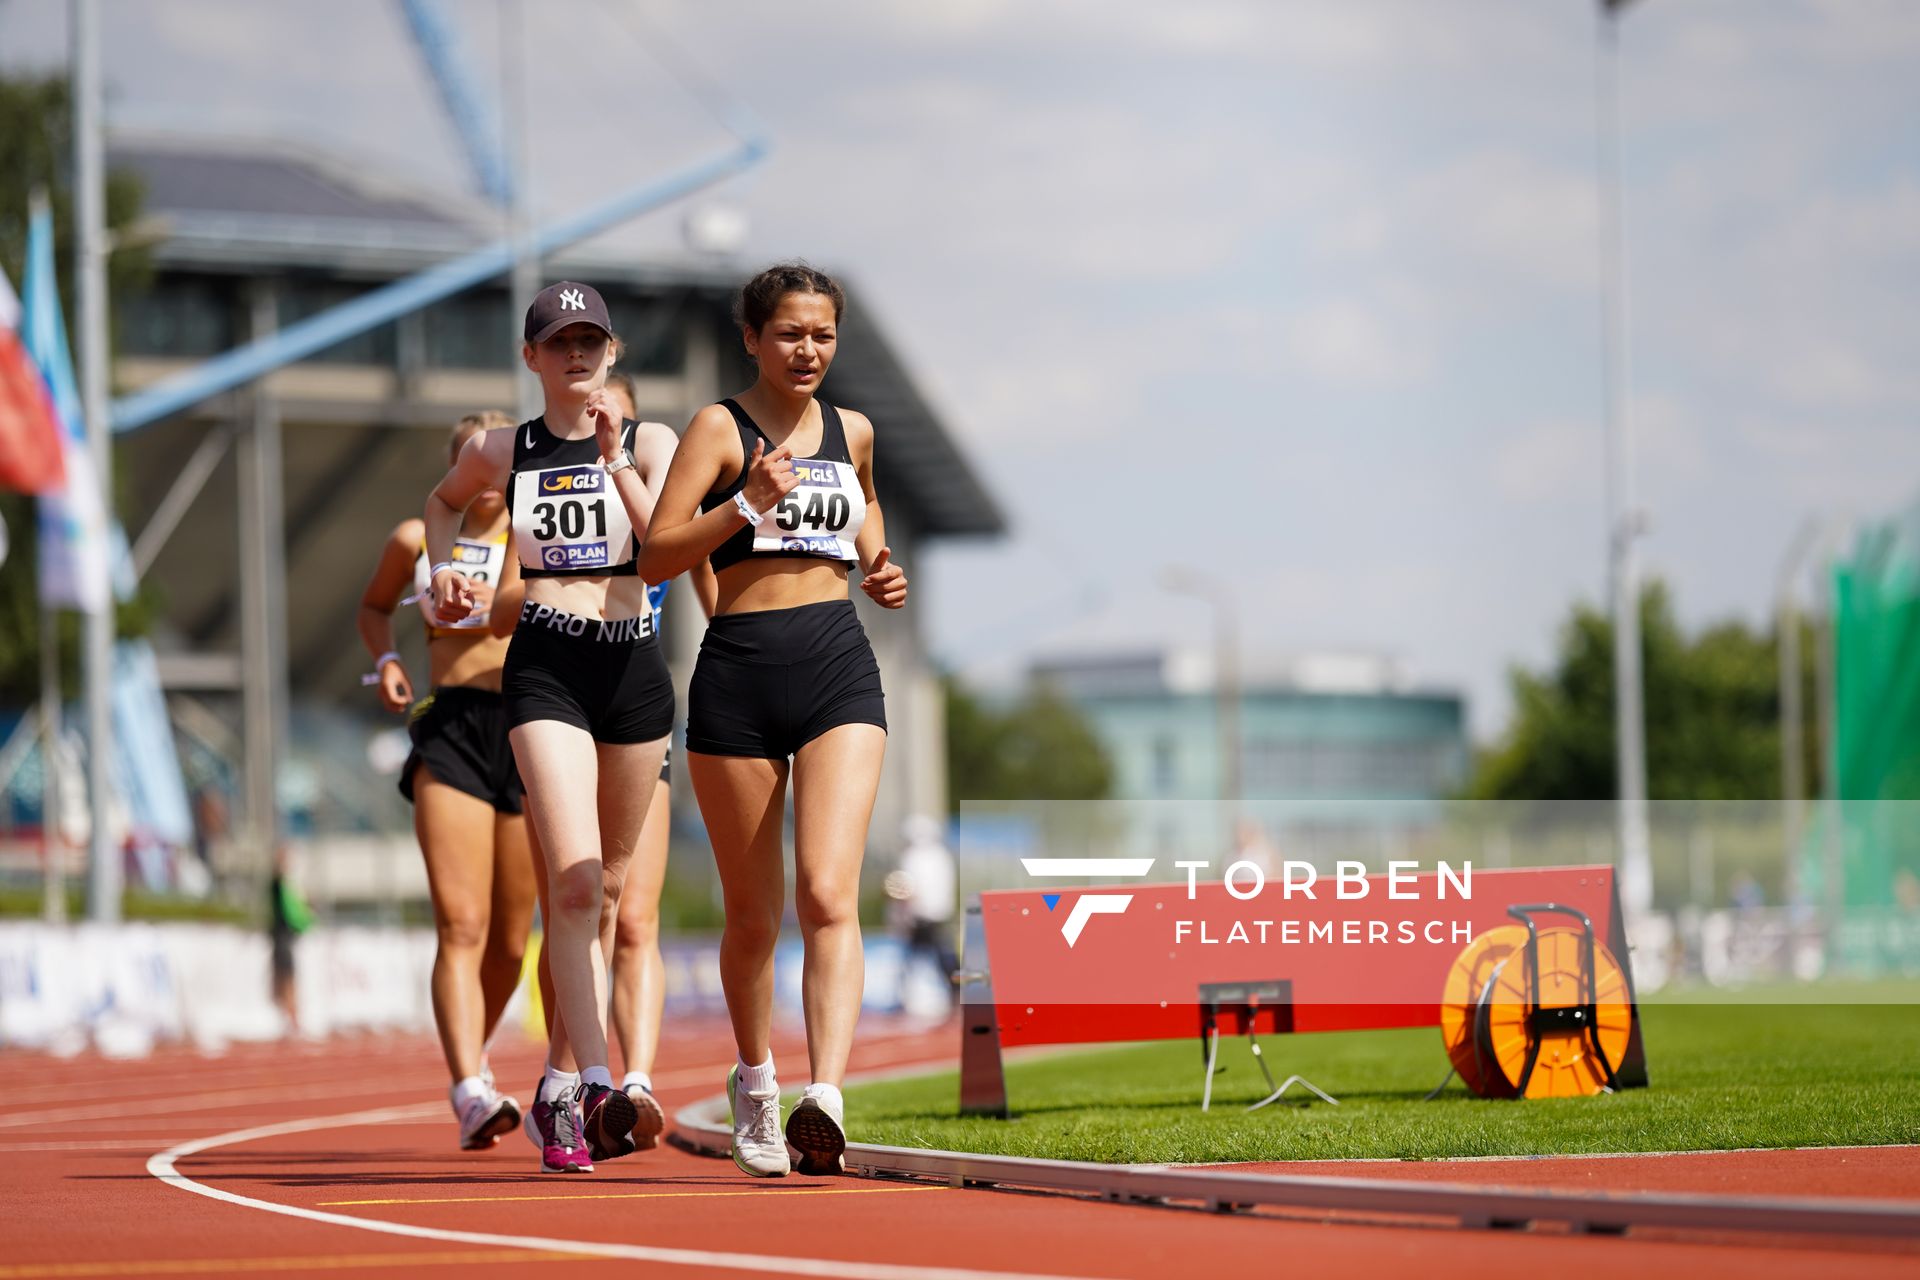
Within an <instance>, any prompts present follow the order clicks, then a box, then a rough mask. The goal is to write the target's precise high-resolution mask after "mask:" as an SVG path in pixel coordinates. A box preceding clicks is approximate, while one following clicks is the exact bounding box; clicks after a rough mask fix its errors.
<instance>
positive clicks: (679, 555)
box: [640, 263, 907, 1177]
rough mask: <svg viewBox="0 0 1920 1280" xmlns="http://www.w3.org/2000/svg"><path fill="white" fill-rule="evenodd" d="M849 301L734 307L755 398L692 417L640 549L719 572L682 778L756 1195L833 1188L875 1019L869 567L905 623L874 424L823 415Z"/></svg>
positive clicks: (785, 281) (878, 731) (744, 1161)
mask: <svg viewBox="0 0 1920 1280" xmlns="http://www.w3.org/2000/svg"><path fill="white" fill-rule="evenodd" d="M844 307H845V297H844V295H843V294H842V292H841V289H840V286H839V285H838V284H836V283H834V281H833V280H832V279H831V278H829V277H828V276H826V275H825V274H824V273H822V272H819V271H815V270H814V269H813V268H811V267H809V266H806V265H805V264H802V263H790V264H785V265H782V266H777V267H772V268H769V269H768V270H766V271H763V272H761V273H760V274H759V275H758V276H755V277H754V278H753V279H752V280H750V281H748V282H747V285H746V286H745V288H743V289H742V290H741V293H740V298H739V301H738V306H737V310H736V313H735V319H736V320H737V322H738V323H739V325H740V330H741V336H742V339H743V341H744V342H745V344H746V349H747V354H748V355H749V356H751V357H753V358H754V359H755V360H756V361H757V362H758V364H759V378H758V380H757V381H755V383H754V384H753V386H751V387H750V388H748V389H747V390H746V391H743V392H742V393H740V394H739V395H738V396H736V397H734V398H732V399H730V400H724V401H722V402H721V403H719V404H717V405H712V406H709V407H708V408H705V409H702V410H701V411H700V412H699V413H698V414H696V415H695V416H694V419H693V422H692V423H691V424H690V425H689V426H688V427H687V430H686V434H685V436H684V437H683V438H682V440H681V444H680V449H679V451H678V452H677V453H676V454H675V455H674V461H673V468H672V470H671V471H670V472H669V473H668V475H667V484H666V488H665V489H664V490H663V491H662V492H661V495H660V503H659V506H658V507H657V508H656V509H655V510H654V512H653V520H652V523H651V526H650V528H649V530H648V533H647V538H646V541H645V544H644V546H643V547H642V548H641V553H640V555H641V559H640V571H641V573H642V574H643V575H645V576H647V577H649V578H661V579H664V578H670V577H672V576H673V575H675V574H677V573H681V572H684V571H685V570H687V569H689V568H691V567H692V566H693V565H694V564H695V563H696V562H698V561H699V560H700V559H701V558H702V557H706V558H708V559H709V560H710V561H711V562H712V564H713V570H714V573H715V575H716V577H717V578H718V580H719V598H718V601H717V606H716V609H715V612H714V616H713V619H712V621H711V622H709V623H708V624H707V634H706V638H705V640H703V641H702V642H701V645H700V656H699V658H698V660H697V661H696V662H695V664H694V669H693V680H692V683H691V684H690V685H689V686H688V691H687V769H688V772H689V773H690V774H691V776H692V779H693V791H694V797H695V798H696V799H697V800H698V801H699V803H700V814H701V817H702V818H704V819H705V821H706V826H707V834H708V836H709V837H710V838H711V839H712V841H713V855H714V860H715V862H716V864H717V866H718V868H719V872H720V881H721V887H722V890H723V892H724V896H725V900H726V912H727V922H726V931H725V933H724V934H723V935H722V937H721V941H720V981H721V985H722V986H723V988H724V989H725V991H726V996H727V1011H728V1014H729V1016H730V1017H731V1019H732V1022H733V1035H734V1040H735V1043H736V1046H737V1048H738V1049H739V1053H740V1061H739V1063H738V1064H737V1065H736V1066H735V1067H734V1069H733V1070H732V1071H731V1072H730V1073H729V1074H728V1076H727V1100H728V1103H729V1105H730V1106H731V1108H732V1112H733V1159H734V1163H735V1164H737V1165H739V1166H740V1168H741V1169H742V1170H744V1171H745V1172H747V1173H749V1174H753V1175H755V1176H757V1177H778V1176H780V1175H782V1174H785V1173H787V1172H789V1169H790V1164H789V1161H788V1156H787V1143H788V1142H791V1143H792V1144H793V1146H794V1148H795V1150H797V1151H799V1152H800V1171H801V1172H802V1173H834V1172H838V1171H839V1170H840V1168H841V1167H842V1162H841V1153H842V1152H843V1151H844V1150H845V1148H846V1133H845V1128H844V1111H843V1105H842V1102H841V1097H840V1081H841V1079H842V1077H843V1076H844V1075H845V1073H846V1067H847V1056H848V1054H849V1053H850V1052H851V1051H852V1048H853V1031H854V1025H855V1023H856V1022H857V1021H858V1019H859V1016H860V993H861V987H862V985H863V981H864V970H865V966H864V961H863V957H862V953H861V949H860V920H859V915H858V907H859V890H860V862H861V858H862V857H863V855H864V854H865V851H866V843H867V824H868V822H869V820H870V819H871V818H872V816H873V802H874V796H875V794H876V793H877V792H878V790H879V786H880V765H881V762H882V759H883V757H884V756H885V754H886V746H887V728H886V725H887V718H886V707H885V701H884V697H883V694H882V691H881V688H880V668H879V664H878V663H877V662H875V660H874V656H873V648H872V646H871V645H870V644H869V643H868V642H867V634H866V631H865V629H864V628H862V627H861V625H860V620H859V618H858V617H857V616H856V615H855V613H854V609H853V601H852V600H850V599H848V596H847V575H848V571H849V570H850V569H852V567H853V566H854V565H855V564H858V565H859V566H860V568H861V570H862V572H863V574H864V576H863V578H862V580H861V583H860V586H861V589H862V590H863V591H865V592H866V593H867V595H868V596H869V597H871V598H872V599H873V600H874V602H875V603H877V604H879V605H881V606H883V607H885V608H888V609H898V608H900V607H901V606H902V605H904V604H905V603H906V601H907V578H906V574H904V573H903V572H901V569H900V566H898V565H896V564H893V563H892V554H891V552H890V551H889V550H888V548H887V546H886V545H885V544H886V531H885V527H884V524H883V522H882V520H881V516H880V500H879V499H878V498H877V497H875V496H874V490H873V430H874V429H873V424H872V423H871V422H869V421H867V419H866V417H865V416H864V415H863V414H858V413H855V412H853V411H852V410H850V409H849V410H840V409H836V408H835V407H834V406H832V405H830V404H828V403H826V402H825V401H824V400H821V399H819V398H818V394H817V393H818V392H819V390H820V384H821V382H822V380H823V379H825V377H826V375H827V369H828V367H829V366H831V365H832V363H833V355H834V350H835V345H836V343H837V341H838V337H839V324H840V315H841V312H842V310H843V309H844ZM789 776H791V778H792V780H793V796H794V800H793V810H794V869H795V876H796V884H795V890H794V903H795V907H796V909H797V912H798V915H799V919H800V931H801V935H802V940H803V942H804V943H805V948H806V949H805V960H804V971H803V978H802V996H801V1001H802V1004H803V1006H804V1008H805V1012H806V1022H807V1055H808V1058H809V1063H810V1066H811V1068H812V1075H813V1082H812V1083H811V1084H809V1085H808V1086H807V1089H806V1092H805V1093H804V1094H803V1095H802V1096H801V1098H800V1101H799V1102H798V1103H796V1104H795V1106H794V1109H793V1113H792V1115H791V1116H789V1117H788V1120H787V1124H786V1133H785V1140H784V1141H783V1140H782V1135H781V1126H780V1090H779V1086H778V1084H777V1083H776V1082H775V1079H774V1065H773V1050H772V1044H771V1037H772V1030H773V1027H772V1023H773V950H774V944H775V942H776V941H777V940H778V938H779V934H780V917H781V914H782V907H783V905H784V903H785V899H786V872H785V866H784V860H783V858H782V846H783V844H784V840H783V831H782V828H783V826H784V821H783V819H784V815H785V810H786V789H787V781H788V778H789Z"/></svg>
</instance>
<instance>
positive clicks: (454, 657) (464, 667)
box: [427, 631, 507, 693]
mask: <svg viewBox="0 0 1920 1280" xmlns="http://www.w3.org/2000/svg"><path fill="white" fill-rule="evenodd" d="M506 660H507V637H505V636H501V637H495V636H491V635H488V634H487V633H486V632H484V631H473V632H459V631H455V632H452V633H450V634H443V635H438V636H434V637H432V638H431V639H429V640H428V641H427V672H428V678H429V679H430V680H431V681H432V682H433V687H434V688H436V689H446V688H458V689H485V690H487V691H488V692H490V693H498V692H500V665H501V664H502V663H504V662H505V661H506Z"/></svg>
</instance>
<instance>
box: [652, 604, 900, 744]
mask: <svg viewBox="0 0 1920 1280" xmlns="http://www.w3.org/2000/svg"><path fill="white" fill-rule="evenodd" d="M843 724H874V725H879V726H880V727H881V728H882V729H885V728H886V727H887V707H886V697H885V695H884V694H883V693H882V691H881V689H880V664H879V663H878V662H876V661H875V660H874V657H873V646H872V645H871V644H868V643H867V633H866V629H865V628H863V627H862V626H861V625H860V617H859V615H858V614H856V613H855V612H854V611H853V602H852V601H851V600H830V601H827V602H825V603H822V604H808V605H801V606H800V607H799V608H797V609H765V610H760V611H758V612H754V613H723V614H720V615H718V616H716V617H714V618H713V619H712V620H710V621H709V622H708V623H707V637H706V639H705V640H703V641H701V643H700V656H699V658H698V659H697V660H696V661H695V662H694V664H693V681H692V683H691V684H690V685H689V686H688V688H687V750H689V751H699V752H703V753H705V754H707V755H714V756H752V757H755V758H757V759H766V760H780V759H785V758H786V757H787V756H790V755H792V754H793V753H794V752H796V751H798V750H799V749H800V748H801V747H803V746H805V745H806V744H807V743H809V742H811V741H813V740H814V739H815V738H817V737H819V736H820V735H821V734H823V733H825V732H826V731H827V730H829V729H833V728H838V727H839V726H840V725H843Z"/></svg>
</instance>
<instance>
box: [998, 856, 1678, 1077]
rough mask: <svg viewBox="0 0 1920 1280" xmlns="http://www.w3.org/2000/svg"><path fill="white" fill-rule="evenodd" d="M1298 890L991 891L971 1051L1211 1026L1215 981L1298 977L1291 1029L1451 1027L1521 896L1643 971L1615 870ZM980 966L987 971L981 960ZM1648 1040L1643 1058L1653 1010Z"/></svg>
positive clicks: (1275, 883) (1239, 882)
mask: <svg viewBox="0 0 1920 1280" xmlns="http://www.w3.org/2000/svg"><path fill="white" fill-rule="evenodd" d="M1356 872H1357V868H1356ZM1251 887H1252V885H1251V878H1250V877H1248V876H1246V875H1244V874H1243V875H1242V876H1241V877H1239V878H1237V879H1236V883H1235V888H1236V889H1237V890H1238V891H1239V893H1240V894H1241V895H1246V894H1247V893H1248V891H1249V890H1250V889H1251ZM1294 889H1295V891H1294V892H1292V893H1291V894H1289V893H1287V892H1286V886H1285V885H1284V884H1283V882H1282V880H1281V879H1280V878H1279V877H1276V878H1274V879H1271V880H1269V881H1268V882H1267V883H1266V884H1265V886H1264V887H1263V888H1261V889H1260V891H1259V892H1258V893H1255V894H1253V895H1252V896H1250V897H1249V896H1235V894H1233V893H1230V892H1229V890H1228V887H1227V886H1226V885H1225V884H1223V883H1221V882H1219V881H1212V882H1198V883H1193V884H1189V883H1186V882H1179V883H1173V884H1166V883H1161V884H1151V885H1143V884H1128V883H1119V884H1103V885H1100V886H1098V887H1093V888H1075V889H1060V890H1054V889H1050V888H1046V887H1042V886H1036V887H1035V888H1033V889H1017V890H1000V891H991V892H987V893H982V894H981V895H980V906H979V910H980V924H981V926H983V938H984V943H985V951H986V958H985V959H986V963H985V969H986V971H987V972H986V980H987V981H988V982H990V984H991V996H990V1000H991V1004H990V1005H985V1004H982V1005H973V1004H970V1005H969V1008H968V1019H967V1022H968V1026H967V1030H966V1032H965V1034H966V1036H967V1041H968V1049H969V1050H970V1051H971V1052H973V1053H975V1054H977V1053H978V1052H979V1051H981V1050H984V1049H985V1048H986V1045H985V1044H983V1043H976V1042H977V1041H983V1040H987V1039H991V1040H992V1041H994V1042H995V1051H994V1052H993V1054H992V1056H993V1058H994V1059H995V1060H996V1064H995V1065H997V1058H998V1052H997V1048H998V1047H1003V1046H1007V1047H1010V1046H1015V1045H1042V1044H1076V1043H1098V1042H1113V1041H1128V1040H1160V1039H1174V1038H1183V1037H1190V1036H1195V1035H1197V1034H1198V1033H1199V1029H1200V1026H1201V994H1200V989H1201V987H1202V986H1203V985H1204V984H1215V983H1222V982H1227V983H1265V984H1273V983H1284V984H1286V987H1285V988H1284V989H1285V990H1287V992H1288V993H1289V1001H1288V1003H1289V1008H1288V1010H1287V1013H1286V1016H1285V1017H1284V1018H1281V1019H1279V1020H1278V1021H1279V1022H1280V1025H1281V1026H1282V1027H1283V1028H1284V1029H1287V1030H1292V1031H1297V1032H1304V1031H1350V1030H1361V1029H1371V1028H1385V1027H1421V1026H1435V1027H1437V1026H1438V1025H1439V1022H1440V997H1441V988H1442V984H1443V982H1444V981H1445V978H1446V974H1447V970H1448V968H1449V967H1450V966H1451V965H1452V964H1453V962H1454V960H1455V958H1456V957H1458V956H1459V954H1460V953H1461V951H1462V950H1464V949H1465V948H1466V946H1467V944H1468V943H1469V942H1470V941H1472V939H1473V938H1474V937H1476V936H1478V935H1479V934H1481V933H1483V932H1485V931H1486V930H1489V929H1493V928H1497V927H1499V926H1501V925H1506V924H1511V923H1513V917H1511V916H1509V915H1508V908H1509V907H1512V906H1516V905H1532V904H1545V903H1554V904H1558V905H1560V906H1564V907H1571V908H1574V909H1575V910H1577V911H1580V912H1582V913H1584V914H1585V915H1586V916H1587V918H1588V919H1590V920H1591V921H1592V922H1593V930H1594V937H1595V938H1596V940H1597V941H1599V942H1600V943H1601V944H1603V945H1605V946H1606V947H1607V948H1608V949H1609V950H1611V951H1612V952H1613V953H1614V955H1615V957H1616V958H1617V959H1618V960H1619V962H1620V963H1621V965H1622V966H1623V967H1626V968H1628V973H1629V982H1631V970H1630V967H1629V966H1628V954H1627V948H1626V939H1625V935H1624V930H1623V929H1622V928H1621V923H1620V919H1619V909H1618V905H1617V903H1616V901H1615V895H1614V869H1613V868H1612V867H1610V866H1605V865H1599V866H1581V867H1550V868H1528V869H1513V870H1483V869H1478V868H1472V869H1462V868H1454V869H1451V874H1450V875H1448V876H1445V877H1443V876H1442V875H1440V874H1438V873H1431V872H1429V873H1422V874H1417V875H1416V874H1412V873H1410V872H1403V873H1401V874H1399V875H1396V876H1394V877H1392V878H1390V877H1388V876H1385V875H1375V876H1360V875H1358V874H1355V875H1353V876H1351V877H1350V878H1349V879H1348V880H1346V881H1343V882H1339V881H1336V880H1334V879H1332V878H1326V877H1322V878H1319V879H1318V880H1317V881H1316V882H1315V883H1314V884H1313V885H1312V886H1311V892H1306V891H1302V889H1301V886H1300V884H1299V883H1298V882H1297V881H1296V883H1295V885H1294ZM1085 897H1092V898H1094V899H1095V902H1093V903H1092V904H1082V903H1081V902H1080V900H1081V899H1082V898H1085ZM1122 899H1124V901H1121V900H1122ZM1541 923H1542V925H1543V926H1545V925H1551V924H1569V923H1573V921H1572V918H1571V917H1567V916H1559V917H1552V916H1546V917H1542V918H1541ZM965 967H966V968H967V969H969V970H974V969H979V968H980V967H981V965H980V963H979V958H978V957H976V956H973V955H969V956H968V958H967V960H966V962H965ZM983 991H984V987H983V988H981V989H980V992H983ZM980 992H975V993H974V994H973V996H972V998H973V999H979V998H980ZM989 1010H990V1011H991V1016H990V1023H991V1025H988V1022H989V1018H988V1017H986V1016H984V1015H987V1014H988V1011H989ZM1234 1029H1235V1027H1234V1025H1233V1023H1232V1022H1230V1021H1229V1022H1223V1024H1222V1030H1223V1031H1232V1030H1234ZM1263 1029H1265V1028H1263ZM1633 1040H1634V1044H1633V1049H1632V1054H1631V1060H1632V1062H1633V1063H1634V1064H1636V1066H1637V1064H1639V1063H1641V1062H1643V1058H1642V1057H1641V1055H1640V1051H1639V1034H1638V1025H1637V1019H1636V1023H1635V1031H1634V1037H1633ZM1438 1048H1439V1046H1438V1043H1437V1042H1436V1052H1438ZM1622 1074H1623V1079H1627V1078H1629V1077H1632V1076H1634V1075H1636V1074H1637V1075H1640V1076H1643V1075H1644V1069H1643V1068H1639V1069H1638V1070H1636V1071H1623V1073H1622Z"/></svg>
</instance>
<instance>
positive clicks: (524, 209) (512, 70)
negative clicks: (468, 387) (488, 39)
mask: <svg viewBox="0 0 1920 1280" xmlns="http://www.w3.org/2000/svg"><path fill="white" fill-rule="evenodd" d="M526 32H527V24H526V6H525V4H524V2H523V0H501V6H500V61H501V67H500V75H501V79H502V80H503V81H504V82H505V85H506V91H505V92H504V93H503V94H502V95H501V97H502V99H503V100H504V102H505V110H506V114H507V118H506V120H505V121H504V122H503V123H504V125H505V127H504V128H503V129H502V130H501V136H502V137H503V138H504V139H505V140H506V145H507V164H508V166H509V172H510V173H511V174H512V177H513V191H512V195H511V197H510V199H509V200H508V202H507V238H508V239H509V240H511V241H512V243H513V270H512V271H511V272H510V273H509V274H508V277H507V280H508V286H509V287H508V294H509V297H510V299H511V301H510V302H509V303H508V306H507V342H508V350H510V351H513V352H515V353H516V354H515V357H514V360H513V389H514V397H515V400H516V401H517V403H518V406H519V410H520V420H521V421H523V422H527V421H531V420H532V419H533V418H534V417H535V416H536V415H538V414H539V412H540V409H541V405H542V403H543V401H542V397H541V394H540V384H539V382H538V381H537V380H535V378H534V376H533V374H532V373H530V372H529V371H528V370H527V368H526V366H525V365H524V364H523V363H522V362H521V361H520V359H519V356H518V354H517V353H518V352H519V350H520V346H521V339H522V337H523V336H524V334H523V331H522V320H523V318H524V317H525V316H526V314H527V308H528V307H530V306H532V305H533V296H534V295H535V294H536V293H538V292H540V255H539V254H538V253H536V252H535V251H534V245H533V183H532V182H531V181H530V180H529V175H528V172H527V171H528V167H529V160H530V158H531V144H530V142H529V139H528V135H527V78H526V72H525V70H524V69H523V68H522V67H521V62H522V61H523V58H522V57H521V56H520V50H521V49H522V48H523V47H524V46H525V44H526Z"/></svg>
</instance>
